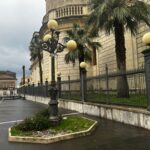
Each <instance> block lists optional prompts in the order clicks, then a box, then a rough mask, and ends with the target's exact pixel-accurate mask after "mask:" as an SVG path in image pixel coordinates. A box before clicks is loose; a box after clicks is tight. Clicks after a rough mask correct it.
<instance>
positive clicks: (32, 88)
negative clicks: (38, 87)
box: [32, 83, 34, 96]
mask: <svg viewBox="0 0 150 150" xmlns="http://www.w3.org/2000/svg"><path fill="white" fill-rule="evenodd" d="M32 96H34V83H33V84H32Z"/></svg>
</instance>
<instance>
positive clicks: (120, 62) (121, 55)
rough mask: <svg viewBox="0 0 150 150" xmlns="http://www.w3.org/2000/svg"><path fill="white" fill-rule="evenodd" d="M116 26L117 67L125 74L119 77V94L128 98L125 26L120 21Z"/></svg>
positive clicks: (116, 22)
mask: <svg viewBox="0 0 150 150" xmlns="http://www.w3.org/2000/svg"><path fill="white" fill-rule="evenodd" d="M114 27H115V42H116V46H115V49H116V59H117V69H118V72H119V73H123V75H121V76H119V77H118V78H117V96H118V97H122V98H126V97H129V86H128V81H127V76H126V75H125V72H126V48H125V37H124V27H123V25H122V24H120V23H119V22H118V21H115V23H114Z"/></svg>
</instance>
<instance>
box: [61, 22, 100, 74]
mask: <svg viewBox="0 0 150 150" xmlns="http://www.w3.org/2000/svg"><path fill="white" fill-rule="evenodd" d="M66 35H67V36H66V37H65V38H64V40H65V41H68V40H69V39H72V40H74V41H76V43H77V49H76V50H74V51H69V52H68V53H67V54H66V55H65V62H66V63H69V62H72V63H73V64H75V61H76V60H78V61H79V71H80V77H81V68H80V63H81V62H83V61H87V62H91V61H92V51H93V49H97V48H98V47H100V46H101V45H100V43H99V42H94V41H93V38H95V37H96V34H91V33H90V32H88V30H87V28H81V26H80V25H78V24H73V28H72V29H71V30H68V31H66Z"/></svg>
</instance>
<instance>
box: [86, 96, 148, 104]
mask: <svg viewBox="0 0 150 150" xmlns="http://www.w3.org/2000/svg"><path fill="white" fill-rule="evenodd" d="M87 101H90V102H98V103H106V104H118V105H128V106H135V107H146V106H147V97H146V95H144V94H132V95H130V97H129V98H118V97H117V96H115V95H104V94H98V93H92V94H88V96H87Z"/></svg>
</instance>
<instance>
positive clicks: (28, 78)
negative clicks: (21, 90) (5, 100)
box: [20, 76, 32, 86]
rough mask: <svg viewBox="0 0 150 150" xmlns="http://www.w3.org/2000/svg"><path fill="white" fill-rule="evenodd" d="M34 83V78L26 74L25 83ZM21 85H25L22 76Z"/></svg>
mask: <svg viewBox="0 0 150 150" xmlns="http://www.w3.org/2000/svg"><path fill="white" fill-rule="evenodd" d="M29 84H32V79H31V77H30V76H25V85H29ZM20 86H23V78H21V82H20Z"/></svg>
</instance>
